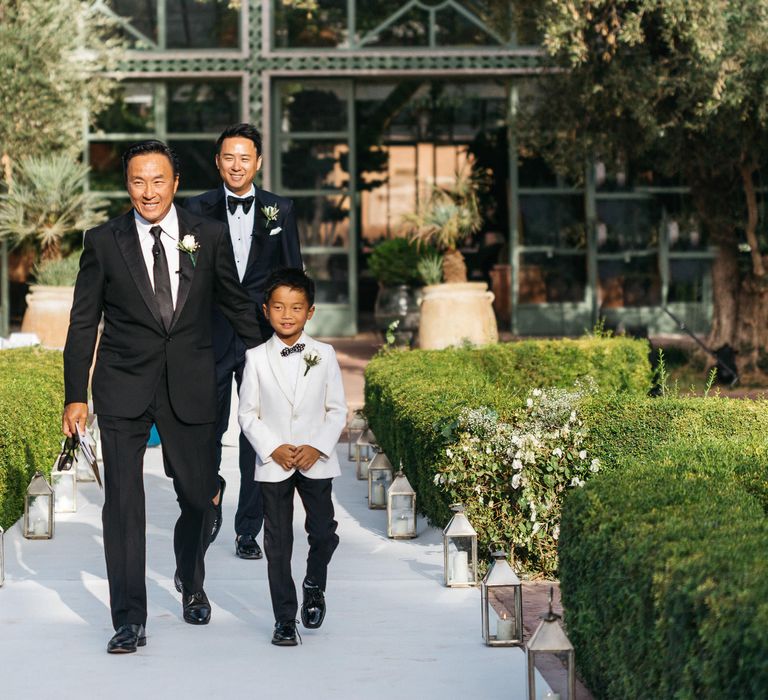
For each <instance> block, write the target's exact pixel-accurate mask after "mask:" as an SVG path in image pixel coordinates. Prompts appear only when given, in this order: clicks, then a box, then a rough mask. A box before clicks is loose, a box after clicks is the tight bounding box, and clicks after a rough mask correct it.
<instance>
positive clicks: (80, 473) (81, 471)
mask: <svg viewBox="0 0 768 700" xmlns="http://www.w3.org/2000/svg"><path fill="white" fill-rule="evenodd" d="M85 439H86V440H88V442H89V444H90V446H91V452H92V454H96V441H95V440H94V439H93V436H92V435H91V432H90V431H89V430H86V433H85ZM75 473H76V474H77V480H78V481H96V477H95V476H94V475H93V469H91V465H90V464H89V463H88V458H87V457H86V455H85V453H84V451H83V450H82V448H80V449H78V451H77V460H76V462H75Z"/></svg>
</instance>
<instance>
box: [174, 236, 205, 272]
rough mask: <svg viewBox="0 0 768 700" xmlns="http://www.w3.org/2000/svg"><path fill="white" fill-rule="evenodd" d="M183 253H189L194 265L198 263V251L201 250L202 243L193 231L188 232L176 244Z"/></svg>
mask: <svg viewBox="0 0 768 700" xmlns="http://www.w3.org/2000/svg"><path fill="white" fill-rule="evenodd" d="M176 248H178V249H179V250H180V251H181V252H182V253H186V254H187V255H189V259H190V260H191V261H192V267H194V266H195V265H196V264H197V251H198V250H200V244H199V243H198V242H197V238H195V237H194V236H193V235H192V234H191V233H188V234H187V235H186V236H184V238H182V239H181V240H180V241H179V243H178V245H177V246H176Z"/></svg>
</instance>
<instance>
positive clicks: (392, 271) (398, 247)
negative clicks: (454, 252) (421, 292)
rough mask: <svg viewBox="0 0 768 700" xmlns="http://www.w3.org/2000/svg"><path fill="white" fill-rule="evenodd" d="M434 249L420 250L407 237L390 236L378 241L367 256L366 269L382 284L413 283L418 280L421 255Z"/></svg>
mask: <svg viewBox="0 0 768 700" xmlns="http://www.w3.org/2000/svg"><path fill="white" fill-rule="evenodd" d="M428 252H432V253H434V250H424V251H420V250H419V248H418V247H417V245H416V244H415V243H412V242H411V241H409V240H408V239H407V238H390V239H389V240H387V241H383V242H382V243H379V244H378V245H377V246H376V247H375V248H374V249H373V252H372V253H371V255H370V257H369V258H368V269H370V271H371V274H373V276H374V277H375V278H376V279H377V280H378V281H379V282H380V283H381V284H383V285H385V286H394V285H397V284H414V283H417V282H418V281H419V273H418V269H417V267H418V264H419V260H420V259H421V257H422V256H423V255H424V254H425V253H428Z"/></svg>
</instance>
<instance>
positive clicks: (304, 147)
mask: <svg viewBox="0 0 768 700" xmlns="http://www.w3.org/2000/svg"><path fill="white" fill-rule="evenodd" d="M281 148H282V153H281V157H282V185H283V188H285V189H288V190H299V189H302V190H323V189H342V188H344V187H346V186H347V185H348V184H349V175H348V172H347V168H348V165H347V160H348V159H347V155H348V152H349V148H348V146H347V144H346V143H338V142H336V141H314V140H286V141H283V143H282V144H281Z"/></svg>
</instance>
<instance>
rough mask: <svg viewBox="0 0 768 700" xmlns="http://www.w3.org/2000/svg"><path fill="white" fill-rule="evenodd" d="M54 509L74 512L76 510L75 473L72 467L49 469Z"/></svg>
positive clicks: (58, 511) (60, 511)
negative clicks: (64, 469) (60, 469)
mask: <svg viewBox="0 0 768 700" xmlns="http://www.w3.org/2000/svg"><path fill="white" fill-rule="evenodd" d="M51 487H52V488H53V493H54V494H55V496H56V497H55V498H54V510H55V511H56V512H57V513H74V512H75V511H76V510H77V474H76V472H75V470H74V469H70V470H68V471H58V470H55V469H54V470H53V471H51Z"/></svg>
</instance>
